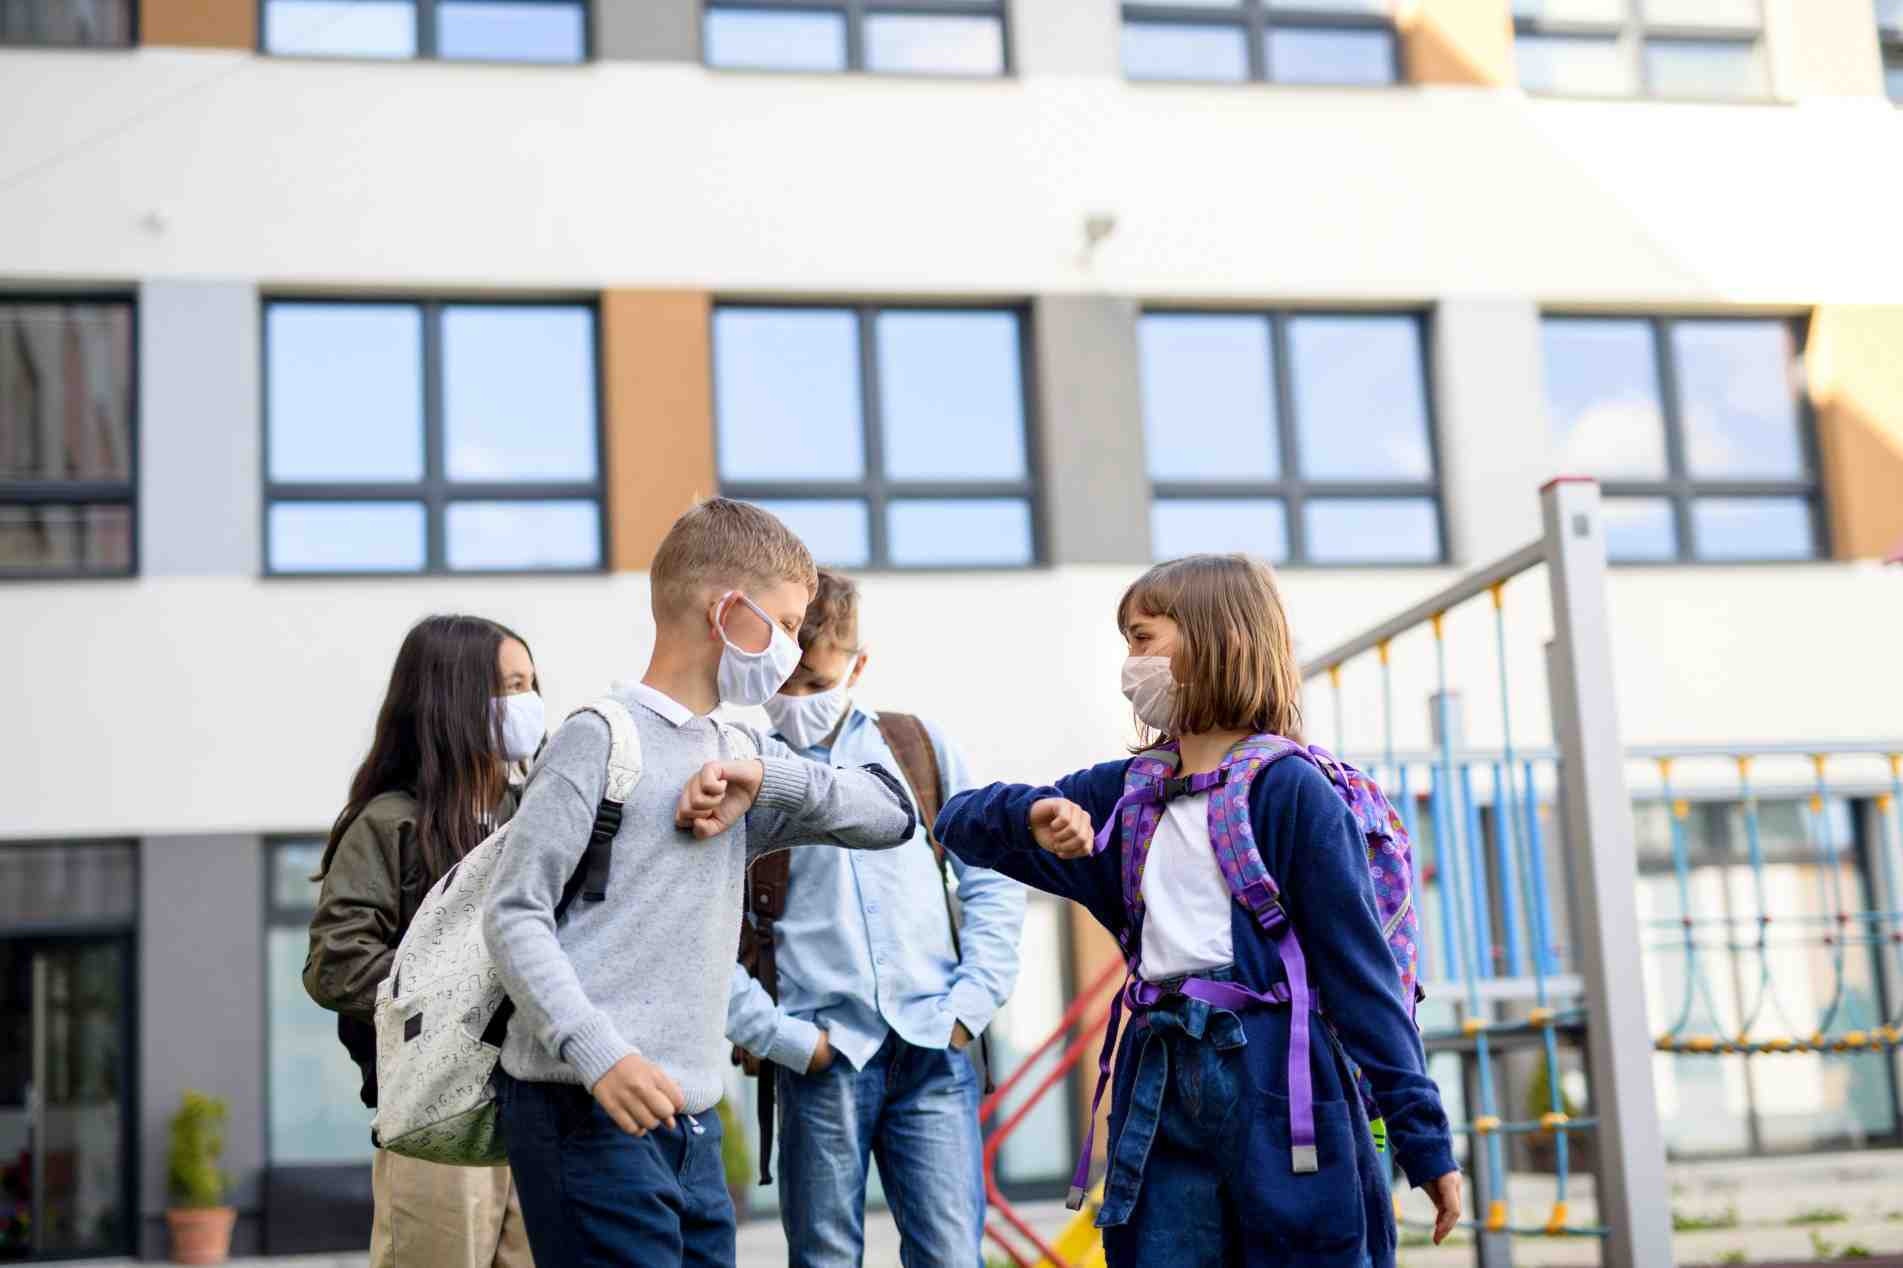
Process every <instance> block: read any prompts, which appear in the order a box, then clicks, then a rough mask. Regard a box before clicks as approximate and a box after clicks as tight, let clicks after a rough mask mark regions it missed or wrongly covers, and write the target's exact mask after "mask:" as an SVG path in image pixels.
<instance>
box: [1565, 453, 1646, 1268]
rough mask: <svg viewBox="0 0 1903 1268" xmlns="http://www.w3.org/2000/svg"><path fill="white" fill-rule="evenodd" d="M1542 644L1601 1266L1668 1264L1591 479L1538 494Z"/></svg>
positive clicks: (1631, 852)
mask: <svg viewBox="0 0 1903 1268" xmlns="http://www.w3.org/2000/svg"><path fill="white" fill-rule="evenodd" d="M1540 503H1541V512H1542V518H1543V520H1544V524H1545V541H1546V564H1547V569H1546V571H1547V582H1548V585H1549V586H1550V587H1551V590H1552V600H1553V630H1554V638H1553V641H1552V642H1551V643H1549V644H1547V671H1548V677H1549V682H1550V685H1551V688H1552V695H1553V732H1554V736H1555V738H1556V739H1557V740H1558V742H1559V751H1560V754H1561V762H1562V764H1563V772H1564V788H1565V812H1566V827H1567V832H1566V844H1567V847H1568V848H1569V850H1571V852H1572V855H1573V859H1572V863H1573V866H1572V869H1571V870H1572V876H1573V880H1574V882H1575V889H1576V892H1577V897H1578V904H1579V907H1578V910H1579V915H1580V923H1579V927H1578V928H1576V929H1575V930H1574V931H1573V933H1574V936H1573V941H1574V944H1575V946H1576V948H1577V957H1578V961H1579V970H1580V975H1581V977H1582V978H1583V979H1584V982H1585V987H1586V1004H1587V1009H1588V1016H1589V1023H1588V1025H1587V1029H1586V1040H1587V1056H1588V1059H1589V1060H1590V1062H1591V1075H1592V1100H1593V1112H1594V1116H1595V1117H1596V1118H1597V1119H1598V1120H1599V1128H1598V1141H1597V1144H1598V1163H1599V1168H1598V1169H1599V1175H1598V1181H1599V1186H1598V1199H1599V1216H1600V1222H1601V1223H1602V1224H1604V1225H1606V1226H1607V1228H1608V1229H1609V1230H1610V1231H1609V1235H1608V1237H1607V1239H1606V1251H1605V1262H1606V1264H1607V1265H1608V1266H1609V1268H1668V1266H1669V1265H1670V1264H1672V1263H1673V1259H1672V1221H1671V1202H1670V1198H1669V1197H1668V1196H1667V1195H1668V1194H1669V1193H1670V1191H1671V1190H1670V1186H1669V1184H1668V1182H1667V1180H1666V1175H1665V1142H1664V1137H1663V1136H1662V1135H1661V1134H1660V1131H1659V1121H1658V1101H1657V1098H1656V1095H1655V1093H1654V1090H1653V1087H1652V1045H1651V1043H1650V1041H1649V1038H1648V1036H1649V1034H1650V1023H1649V1020H1648V1018H1647V1015H1646V1007H1645V976H1644V972H1643V968H1644V966H1643V963H1642V957H1643V954H1644V953H1643V951H1642V949H1641V945H1642V944H1641V942H1640V937H1639V923H1638V915H1637V910H1636V907H1637V904H1636V903H1635V902H1634V898H1633V895H1634V892H1635V890H1636V888H1637V885H1638V857H1637V854H1636V852H1635V849H1634V846H1633V841H1632V801H1631V797H1630V795H1629V794H1628V792H1627V790H1626V782H1625V755H1624V753H1623V752H1622V751H1621V750H1620V747H1619V717H1618V708H1617V705H1616V704H1615V702H1614V696H1613V686H1614V684H1613V672H1612V637H1611V633H1610V630H1609V628H1608V625H1607V614H1606V544H1605V536H1604V532H1603V529H1602V525H1601V519H1600V511H1599V486H1598V485H1597V484H1596V483H1595V482H1593V481H1591V480H1577V479H1562V480H1555V481H1553V482H1551V483H1549V484H1548V485H1546V486H1545V487H1544V488H1543V489H1541V490H1540Z"/></svg>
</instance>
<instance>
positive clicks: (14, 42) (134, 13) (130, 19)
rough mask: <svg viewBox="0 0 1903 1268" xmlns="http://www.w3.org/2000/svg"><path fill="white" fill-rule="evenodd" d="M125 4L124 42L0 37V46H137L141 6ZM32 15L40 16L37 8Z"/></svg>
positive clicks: (130, 1)
mask: <svg viewBox="0 0 1903 1268" xmlns="http://www.w3.org/2000/svg"><path fill="white" fill-rule="evenodd" d="M125 6H126V38H125V42H124V43H116V42H115V43H111V44H68V43H63V42H56V41H52V40H32V39H7V38H0V48H36V49H70V50H73V51H76V52H124V51H126V50H128V49H135V48H138V47H139V42H140V30H139V10H140V8H141V7H143V6H141V5H140V4H139V3H138V2H137V0H125ZM34 16H35V18H40V17H41V16H42V15H41V13H40V11H39V10H38V9H37V8H36V9H35V10H34Z"/></svg>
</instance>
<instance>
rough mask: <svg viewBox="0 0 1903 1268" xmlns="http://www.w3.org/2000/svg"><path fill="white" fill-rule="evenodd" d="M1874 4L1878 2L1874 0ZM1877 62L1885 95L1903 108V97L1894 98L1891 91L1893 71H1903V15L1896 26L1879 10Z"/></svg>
mask: <svg viewBox="0 0 1903 1268" xmlns="http://www.w3.org/2000/svg"><path fill="white" fill-rule="evenodd" d="M1872 2H1873V3H1875V2H1876V0H1872ZM1876 16H1877V61H1878V63H1879V66H1878V69H1879V73H1881V74H1882V75H1883V77H1884V95H1885V96H1886V97H1889V98H1890V100H1891V101H1893V102H1895V103H1896V104H1897V105H1898V106H1899V107H1903V96H1893V95H1891V93H1890V91H1889V76H1890V72H1891V71H1903V15H1900V16H1899V18H1898V20H1897V22H1896V24H1895V25H1894V26H1892V25H1891V24H1889V23H1887V22H1885V21H1884V20H1883V10H1882V9H1881V8H1878V9H1877V15H1876Z"/></svg>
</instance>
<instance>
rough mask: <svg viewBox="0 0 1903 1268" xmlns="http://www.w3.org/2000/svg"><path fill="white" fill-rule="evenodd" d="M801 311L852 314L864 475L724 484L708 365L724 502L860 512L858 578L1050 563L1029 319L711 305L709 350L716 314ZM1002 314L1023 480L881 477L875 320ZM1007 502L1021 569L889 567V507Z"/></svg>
mask: <svg viewBox="0 0 1903 1268" xmlns="http://www.w3.org/2000/svg"><path fill="white" fill-rule="evenodd" d="M745 310H754V311H768V312H775V311H788V310H793V311H806V312H835V313H850V314H851V315H852V317H853V321H854V325H855V327H856V329H855V334H856V339H855V351H856V353H857V355H858V359H859V365H858V371H859V408H860V418H859V431H860V442H861V444H862V445H863V446H864V448H863V450H862V452H863V454H864V466H865V474H864V475H862V476H861V477H860V478H859V479H857V480H788V481H786V482H784V483H781V482H775V481H766V480H729V479H727V478H726V476H725V475H723V474H721V473H720V471H719V461H720V426H721V424H720V385H719V382H718V375H717V374H715V373H714V371H713V367H712V366H711V365H710V366H709V378H710V381H711V382H712V385H713V395H712V401H713V425H714V437H713V438H714V462H715V473H714V478H715V481H716V483H717V484H718V485H719V488H720V492H721V495H722V496H723V497H731V498H739V499H741V500H743V501H748V502H822V501H842V500H849V501H855V502H862V503H864V504H865V507H866V562H865V563H863V564H857V565H854V566H853V567H852V571H854V572H857V573H870V572H898V573H930V572H1029V571H1032V570H1035V569H1038V568H1043V567H1046V566H1048V564H1049V553H1048V546H1049V534H1048V532H1047V526H1046V524H1045V513H1044V498H1043V492H1042V490H1043V487H1044V479H1043V471H1042V468H1041V465H1040V462H1039V454H1040V452H1041V450H1040V446H1039V443H1038V431H1039V429H1038V417H1037V401H1038V393H1037V381H1036V377H1035V366H1034V359H1033V357H1032V348H1031V338H1032V333H1031V313H1030V308H1029V305H1027V304H1023V303H1002V304H971V303H937V302H931V301H924V300H919V301H912V300H900V301H858V302H850V303H827V302H825V301H810V300H784V301H782V300H775V299H736V300H719V301H716V302H715V303H714V304H713V306H712V309H711V311H710V313H709V316H708V347H709V348H710V349H711V348H712V347H713V346H714V342H715V340H716V339H717V338H718V334H717V332H716V330H715V328H714V327H715V323H716V322H717V321H718V320H719V317H720V314H721V313H722V312H732V311H745ZM889 312H905V313H979V314H996V313H1008V314H1010V315H1011V316H1012V317H1014V318H1016V320H1017V327H1018V383H1019V387H1020V390H1021V391H1022V392H1023V396H1024V400H1023V414H1022V418H1023V423H1024V429H1023V438H1024V475H1023V477H1022V478H1020V479H1017V480H909V479H907V480H892V479H888V478H886V475H885V443H884V434H885V418H884V409H885V406H884V402H883V401H882V400H880V394H879V364H878V333H877V326H878V317H879V315H880V314H881V313H889ZM993 498H1012V499H1018V500H1021V501H1023V502H1024V503H1025V504H1026V506H1027V509H1028V510H1029V512H1030V530H1031V557H1030V559H1029V560H1028V561H1026V562H1025V563H1023V564H900V563H894V562H892V557H891V552H890V550H889V546H890V542H889V540H888V538H889V536H890V535H889V534H888V532H887V531H886V527H887V525H886V510H887V508H888V507H889V506H890V505H891V504H892V503H893V502H895V501H905V500H919V499H936V500H941V501H983V500H989V499H993Z"/></svg>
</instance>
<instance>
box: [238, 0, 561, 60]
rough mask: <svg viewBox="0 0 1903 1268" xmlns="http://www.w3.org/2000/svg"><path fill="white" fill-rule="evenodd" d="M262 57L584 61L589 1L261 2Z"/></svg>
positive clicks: (270, 0)
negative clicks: (279, 55) (270, 54)
mask: <svg viewBox="0 0 1903 1268" xmlns="http://www.w3.org/2000/svg"><path fill="white" fill-rule="evenodd" d="M263 34H264V50H265V51H266V52H267V53H279V54H284V55H289V56H295V57H368V58H391V59H397V60H402V59H407V58H414V57H435V58H441V59H443V60H444V61H459V62H580V61H585V60H586V59H587V57H588V6H587V4H586V3H585V2H584V0H264V32H263Z"/></svg>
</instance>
